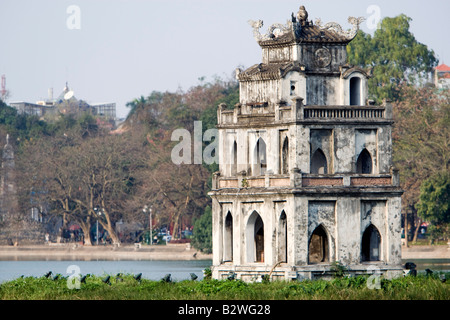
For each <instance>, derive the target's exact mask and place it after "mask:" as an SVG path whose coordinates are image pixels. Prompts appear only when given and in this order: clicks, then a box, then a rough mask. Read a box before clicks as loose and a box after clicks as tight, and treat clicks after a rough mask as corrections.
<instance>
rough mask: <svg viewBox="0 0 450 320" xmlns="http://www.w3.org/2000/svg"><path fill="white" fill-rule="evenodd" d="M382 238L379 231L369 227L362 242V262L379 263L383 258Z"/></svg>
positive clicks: (371, 226) (372, 226)
mask: <svg viewBox="0 0 450 320" xmlns="http://www.w3.org/2000/svg"><path fill="white" fill-rule="evenodd" d="M380 249H381V236H380V233H379V232H378V229H377V228H376V227H375V226H374V225H373V224H371V225H369V226H368V227H367V228H366V230H365V231H364V233H363V236H362V241H361V261H379V260H380V256H381V252H380Z"/></svg>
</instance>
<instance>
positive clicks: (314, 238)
mask: <svg viewBox="0 0 450 320" xmlns="http://www.w3.org/2000/svg"><path fill="white" fill-rule="evenodd" d="M308 252H309V253H308V263H309V264H315V263H322V262H328V261H329V257H328V237H327V233H326V232H325V229H324V228H323V227H322V226H321V225H320V226H318V227H317V228H316V229H315V230H314V232H313V233H312V235H311V238H310V239H309V246H308Z"/></svg>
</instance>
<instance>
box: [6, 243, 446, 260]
mask: <svg viewBox="0 0 450 320" xmlns="http://www.w3.org/2000/svg"><path fill="white" fill-rule="evenodd" d="M20 259H21V260H27V259H30V260H31V259H35V260H36V259H45V260H64V259H68V260H96V259H97V260H186V261H187V260H212V254H205V253H202V252H200V251H199V250H197V249H195V248H192V247H191V246H190V244H167V245H153V246H149V245H142V246H139V245H122V246H111V245H106V246H104V245H99V246H82V245H78V244H74V243H71V244H56V243H55V244H49V245H24V246H20V245H19V246H0V261H1V260H20ZM402 259H450V247H449V246H446V245H434V246H431V245H426V246H419V245H416V246H409V247H402Z"/></svg>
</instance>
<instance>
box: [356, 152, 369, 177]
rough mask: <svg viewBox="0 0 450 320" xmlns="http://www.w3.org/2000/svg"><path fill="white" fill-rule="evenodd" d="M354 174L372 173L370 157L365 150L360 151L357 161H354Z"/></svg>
mask: <svg viewBox="0 0 450 320" xmlns="http://www.w3.org/2000/svg"><path fill="white" fill-rule="evenodd" d="M356 173H363V174H371V173H372V156H371V155H370V152H369V151H367V149H366V148H364V149H363V150H362V151H361V153H360V154H359V156H358V160H356Z"/></svg>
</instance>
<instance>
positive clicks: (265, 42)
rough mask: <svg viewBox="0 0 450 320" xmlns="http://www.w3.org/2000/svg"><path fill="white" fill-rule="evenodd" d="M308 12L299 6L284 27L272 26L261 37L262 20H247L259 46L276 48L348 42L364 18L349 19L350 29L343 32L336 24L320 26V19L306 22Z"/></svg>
mask: <svg viewBox="0 0 450 320" xmlns="http://www.w3.org/2000/svg"><path fill="white" fill-rule="evenodd" d="M307 18H308V12H307V11H306V9H305V7H304V6H300V9H299V11H298V13H297V16H294V14H293V13H292V15H291V19H290V20H288V21H287V23H286V24H285V25H283V24H280V23H275V24H272V25H271V26H270V27H269V28H268V30H267V33H266V34H264V35H262V34H261V33H260V32H259V29H260V28H261V27H262V26H263V21H262V20H257V21H253V20H249V21H248V22H249V24H250V25H251V26H252V28H253V36H254V38H255V39H256V41H257V42H258V43H259V45H260V46H262V47H265V46H278V45H281V46H282V45H287V44H291V43H342V44H346V43H348V42H350V41H351V40H352V39H353V38H354V37H355V36H356V34H357V32H358V30H359V25H360V23H361V22H362V21H363V20H364V18H361V17H360V18H355V17H349V18H348V22H349V23H350V24H352V26H353V27H352V29H350V30H344V29H343V28H342V27H341V26H340V25H339V24H338V23H336V22H329V23H327V24H325V25H322V21H321V20H320V19H316V21H315V23H313V22H312V21H310V20H308V19H307Z"/></svg>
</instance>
